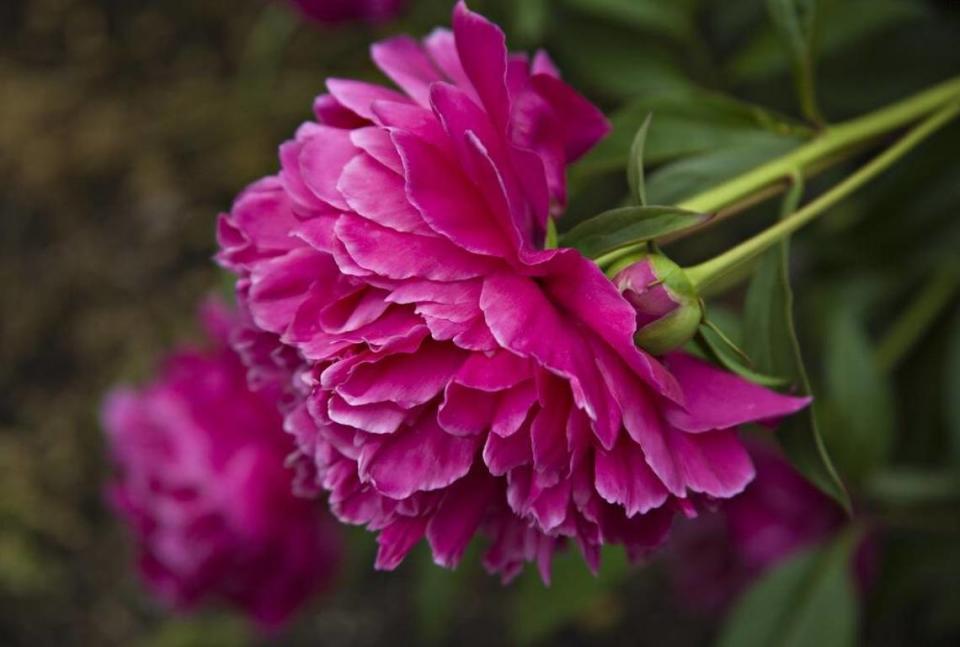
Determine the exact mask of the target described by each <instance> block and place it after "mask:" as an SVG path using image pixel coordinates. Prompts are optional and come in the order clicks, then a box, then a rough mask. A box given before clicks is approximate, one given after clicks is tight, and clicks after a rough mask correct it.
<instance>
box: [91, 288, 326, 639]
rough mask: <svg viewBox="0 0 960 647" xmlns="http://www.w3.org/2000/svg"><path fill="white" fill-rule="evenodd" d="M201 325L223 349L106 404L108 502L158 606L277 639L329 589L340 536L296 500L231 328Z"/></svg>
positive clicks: (267, 408) (216, 319) (175, 359)
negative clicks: (226, 610) (221, 612)
mask: <svg viewBox="0 0 960 647" xmlns="http://www.w3.org/2000/svg"><path fill="white" fill-rule="evenodd" d="M205 318H206V321H207V324H208V328H209V329H210V332H211V333H212V336H213V337H214V338H215V339H216V348H214V349H213V350H210V351H198V350H189V349H184V350H181V351H180V352H179V353H177V354H175V355H174V356H172V357H171V358H169V360H168V361H167V363H166V365H165V367H164V368H163V370H162V371H161V373H160V375H159V376H158V377H157V378H156V380H155V381H154V382H153V383H151V384H150V385H148V386H146V387H145V388H143V389H140V390H132V389H126V388H124V389H117V390H115V391H114V392H113V393H111V394H110V395H109V396H108V398H107V401H106V404H105V407H104V414H103V415H104V426H105V428H106V432H107V436H108V440H109V444H110V449H111V453H112V456H113V460H114V463H115V464H116V466H117V468H118V475H117V477H116V478H115V480H114V482H113V483H112V484H111V486H110V489H109V495H110V501H111V503H112V504H113V507H114V509H115V510H116V511H117V512H118V513H119V514H120V515H121V516H123V517H124V518H125V519H126V521H127V523H128V524H129V526H130V528H131V530H132V532H133V534H134V535H135V536H136V538H137V540H138V543H139V553H140V556H139V565H140V570H141V572H142V575H143V577H144V579H145V581H146V582H147V584H148V585H149V586H150V587H151V588H152V589H153V590H154V592H155V593H156V594H157V595H158V597H160V598H161V599H163V600H164V601H165V602H167V603H168V604H170V605H172V606H174V607H176V608H178V609H184V610H185V609H189V608H192V607H194V606H195V605H196V604H198V603H200V602H201V601H203V600H205V599H208V598H215V599H220V600H225V601H227V602H229V603H231V604H233V605H235V606H237V607H239V608H240V609H242V610H243V611H245V612H246V613H247V614H248V615H249V616H250V617H251V618H252V619H253V620H254V621H255V622H256V623H257V624H258V625H259V626H260V627H261V628H263V629H264V630H271V629H274V628H277V627H279V626H280V625H281V624H282V623H283V622H284V621H285V620H287V619H288V618H289V616H290V615H291V614H292V613H293V612H294V611H296V610H297V609H298V608H299V607H300V606H302V604H303V603H304V602H305V601H306V600H307V599H308V598H309V597H310V596H311V595H312V594H313V593H316V592H318V591H319V590H320V589H322V588H324V587H325V586H326V585H327V584H328V583H329V581H330V579H331V577H332V575H333V573H334V570H335V565H336V562H337V560H338V557H339V552H340V545H339V539H338V534H337V532H336V529H335V528H334V522H333V521H332V520H331V519H330V518H329V515H328V514H327V513H326V512H325V511H324V510H323V509H322V508H321V507H319V506H318V505H317V504H316V502H313V501H309V500H305V499H300V498H297V497H295V496H294V495H293V494H292V493H291V476H290V471H289V470H288V469H287V468H286V467H285V465H284V461H285V459H286V457H287V455H288V454H289V453H290V451H291V440H290V437H289V436H288V435H287V434H285V433H284V432H283V428H282V418H281V415H280V413H279V411H278V410H277V408H276V404H275V399H274V397H272V396H267V395H264V394H261V393H254V392H251V391H250V390H249V389H248V388H247V382H246V371H245V369H244V367H243V365H242V364H241V362H240V360H239V357H238V356H237V355H236V354H235V353H234V352H233V351H231V350H229V349H228V347H227V346H226V336H227V335H228V333H229V331H230V329H231V328H232V327H233V325H234V324H233V322H232V321H230V319H229V318H228V317H227V316H226V314H225V313H224V312H223V311H222V310H220V309H218V308H215V307H212V306H211V307H210V308H208V309H207V311H206V313H205Z"/></svg>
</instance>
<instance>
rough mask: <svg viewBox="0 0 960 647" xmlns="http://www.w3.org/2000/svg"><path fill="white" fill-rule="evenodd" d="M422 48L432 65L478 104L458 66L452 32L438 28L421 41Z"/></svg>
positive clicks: (461, 69)
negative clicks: (430, 59) (431, 60)
mask: <svg viewBox="0 0 960 647" xmlns="http://www.w3.org/2000/svg"><path fill="white" fill-rule="evenodd" d="M423 46H424V47H425V48H426V50H427V53H428V54H429V55H430V58H432V59H433V63H434V64H435V65H436V66H437V67H438V68H439V69H440V71H441V72H443V73H444V75H446V77H447V79H448V80H450V81H451V82H453V83H454V84H455V85H456V86H457V87H458V88H461V89H462V90H463V91H464V92H466V93H467V94H469V95H470V96H471V98H474V99H476V100H477V103H479V102H480V99H479V97H477V93H476V92H475V91H474V89H473V85H472V84H471V83H470V79H468V78H467V73H466V72H464V71H463V66H462V65H461V64H460V55H459V54H458V53H457V43H456V40H455V38H454V35H453V32H452V31H450V30H449V29H443V28H440V27H438V28H437V29H434V30H433V31H432V32H430V34H429V35H428V36H427V37H426V38H424V39H423Z"/></svg>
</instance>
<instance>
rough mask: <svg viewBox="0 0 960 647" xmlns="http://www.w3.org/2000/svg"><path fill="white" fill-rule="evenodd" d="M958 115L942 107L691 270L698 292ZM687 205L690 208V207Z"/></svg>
mask: <svg viewBox="0 0 960 647" xmlns="http://www.w3.org/2000/svg"><path fill="white" fill-rule="evenodd" d="M921 96H922V95H921ZM958 99H960V95H958ZM958 112H960V102H954V103H951V104H949V105H947V106H946V107H945V108H942V109H941V110H939V111H938V112H936V113H934V114H933V115H932V116H930V117H928V118H927V119H926V120H924V121H923V122H921V123H920V124H919V125H917V126H915V127H914V128H913V129H911V130H910V131H909V132H908V133H907V134H906V135H904V136H903V137H901V138H900V139H899V140H898V141H897V142H896V143H895V144H894V145H893V146H891V147H890V148H888V149H887V150H885V151H884V152H883V153H881V154H880V155H878V156H877V157H875V158H874V159H872V160H871V161H870V162H868V163H867V164H865V165H864V166H862V167H861V168H860V169H858V170H857V171H856V172H854V173H853V174H852V175H850V176H848V177H847V178H846V179H844V180H843V181H842V182H840V183H839V184H837V185H836V186H834V187H833V188H832V189H830V190H829V191H827V192H826V193H824V194H822V195H821V196H819V197H818V198H817V199H815V200H813V201H812V202H810V203H809V204H808V205H807V206H805V207H803V208H802V209H800V210H798V211H797V212H796V213H794V214H793V215H791V216H789V217H788V218H785V219H783V220H781V221H780V222H778V223H777V224H775V225H773V226H772V227H770V228H768V229H766V230H764V231H762V232H760V233H759V234H757V235H756V236H754V237H753V238H749V239H747V240H746V241H744V242H742V243H740V244H739V245H737V246H736V247H733V248H731V249H729V250H727V251H726V252H724V253H722V254H720V255H719V256H716V257H714V258H711V259H710V260H708V261H705V262H703V263H700V264H699V265H695V266H693V267H691V268H689V269H688V270H687V276H688V277H689V278H690V280H691V281H693V283H694V285H695V286H696V287H697V289H698V290H699V289H703V288H704V287H705V286H707V285H709V284H710V283H712V282H714V281H716V280H717V279H719V278H722V277H723V276H724V275H725V274H727V273H729V272H730V271H732V270H734V269H736V267H737V266H738V265H740V264H741V263H744V262H748V261H750V259H752V258H754V257H755V256H757V255H758V254H760V253H762V252H763V251H764V250H766V249H768V248H769V247H770V246H771V245H773V244H775V243H777V242H778V241H780V240H783V239H784V238H785V237H787V236H789V235H790V234H792V233H793V232H795V231H796V230H798V229H800V228H801V227H803V226H804V225H805V224H807V223H808V222H810V221H811V220H813V219H814V218H816V217H817V216H818V215H820V214H821V213H823V212H824V211H826V210H827V209H828V208H830V207H832V206H833V205H834V204H836V203H837V202H839V201H840V200H842V199H843V198H845V197H846V196H848V195H849V194H851V193H853V192H854V191H855V190H857V189H858V188H860V187H861V186H863V185H864V184H866V183H867V182H868V181H869V180H871V179H872V178H873V177H875V176H876V175H879V174H880V173H882V172H883V171H884V170H886V169H887V168H888V167H889V166H890V165H892V164H893V163H894V162H896V161H897V160H898V159H900V158H901V157H902V156H903V155H905V154H906V153H907V152H908V151H910V150H911V149H912V148H913V147H914V146H916V145H917V144H919V143H920V142H921V141H923V140H924V139H926V138H927V137H928V136H930V135H931V134H932V133H933V132H935V131H936V130H937V129H939V128H940V127H942V126H944V125H945V124H946V123H947V122H949V121H950V120H951V119H953V117H955V116H956V115H957V113H958ZM763 168H765V167H761V169H760V170H762V169H763ZM794 168H799V167H794ZM792 170H793V169H791V168H785V169H783V170H782V171H780V172H781V173H782V174H784V175H786V174H788V173H790V172H791V171H792ZM748 175H749V174H748ZM684 206H685V207H686V208H690V207H689V205H684Z"/></svg>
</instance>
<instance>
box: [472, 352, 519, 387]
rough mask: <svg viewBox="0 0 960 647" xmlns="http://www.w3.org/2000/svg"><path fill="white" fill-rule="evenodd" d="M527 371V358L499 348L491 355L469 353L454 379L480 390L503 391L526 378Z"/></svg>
mask: <svg viewBox="0 0 960 647" xmlns="http://www.w3.org/2000/svg"><path fill="white" fill-rule="evenodd" d="M529 372H530V368H529V364H528V363H527V360H524V359H522V358H520V357H517V356H516V355H514V354H513V353H509V352H507V351H502V350H501V351H499V352H497V353H494V354H492V355H482V354H472V355H470V357H469V359H467V361H466V362H464V364H463V366H462V367H461V368H460V370H459V371H458V372H457V375H456V377H455V378H454V380H456V382H457V383H459V384H463V385H464V386H469V387H471V388H473V389H478V390H480V391H503V390H505V389H509V388H510V387H512V386H515V385H517V384H519V383H520V382H521V381H523V380H526V379H527V378H528V376H529Z"/></svg>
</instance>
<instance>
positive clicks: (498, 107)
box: [453, 0, 510, 132]
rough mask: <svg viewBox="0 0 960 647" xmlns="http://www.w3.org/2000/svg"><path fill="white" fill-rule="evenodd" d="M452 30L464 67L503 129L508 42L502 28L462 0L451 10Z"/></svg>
mask: <svg viewBox="0 0 960 647" xmlns="http://www.w3.org/2000/svg"><path fill="white" fill-rule="evenodd" d="M453 33H454V36H455V39H456V45H457V53H458V54H459V58H460V62H461V64H462V65H463V69H464V71H465V72H466V73H467V76H468V77H469V78H470V81H471V83H472V85H473V87H474V89H475V90H476V91H477V95H478V96H479V97H480V100H481V101H482V102H483V107H484V108H486V110H487V112H489V113H490V115H491V117H492V118H493V122H494V124H495V125H496V126H497V127H498V128H499V129H500V130H501V132H504V131H505V130H506V124H507V118H508V113H509V110H510V104H509V100H508V99H507V85H506V76H507V44H506V38H505V37H504V35H503V31H501V30H500V28H499V27H497V26H496V25H494V24H493V23H492V22H490V21H489V20H487V19H486V18H484V17H483V16H481V15H479V14H476V13H473V12H472V11H470V10H469V9H467V5H466V4H465V3H464V2H463V1H462V0H461V1H460V2H458V3H457V6H456V8H455V9H454V10H453Z"/></svg>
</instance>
